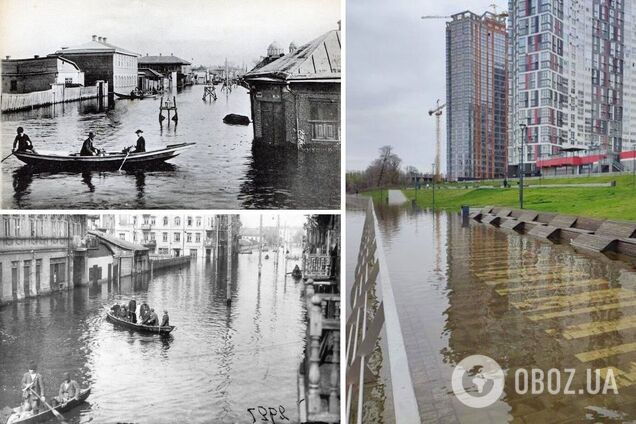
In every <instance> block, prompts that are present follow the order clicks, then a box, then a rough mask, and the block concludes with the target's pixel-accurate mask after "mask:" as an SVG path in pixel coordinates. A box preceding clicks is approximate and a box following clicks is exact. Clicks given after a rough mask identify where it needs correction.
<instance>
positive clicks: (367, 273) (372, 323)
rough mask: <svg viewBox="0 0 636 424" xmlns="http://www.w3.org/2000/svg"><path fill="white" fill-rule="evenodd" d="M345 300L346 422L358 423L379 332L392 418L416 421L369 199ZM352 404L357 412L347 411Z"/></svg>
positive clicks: (379, 240) (390, 293)
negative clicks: (348, 310)
mask: <svg viewBox="0 0 636 424" xmlns="http://www.w3.org/2000/svg"><path fill="white" fill-rule="evenodd" d="M374 292H375V293H374ZM378 294H379V295H378ZM374 296H375V297H377V298H378V301H379V303H378V304H377V306H376V305H374V304H373V302H374V299H373V297H374ZM350 299H351V301H350V302H351V313H350V315H349V317H348V319H347V324H346V338H347V339H346V358H347V364H346V366H347V372H346V382H347V391H346V402H347V403H346V414H347V423H349V424H351V423H357V424H361V423H362V418H363V406H364V384H365V381H368V380H369V378H373V376H370V375H365V373H368V372H369V358H370V357H371V355H372V354H373V352H374V351H375V350H376V349H378V347H377V345H378V343H377V342H378V340H379V335H380V332H381V331H382V330H384V334H385V337H384V338H385V341H386V349H387V352H386V353H387V354H388V355H387V356H386V357H385V359H384V364H387V363H388V375H390V385H391V393H392V398H393V411H392V415H393V416H394V417H395V422H396V423H400V424H410V423H413V424H415V423H420V422H421V421H420V415H419V409H418V406H417V401H416V398H415V391H414V388H413V382H412V380H411V374H410V371H409V365H408V358H407V355H406V348H405V346H404V339H403V337H402V329H401V326H400V320H399V316H398V311H397V306H396V304H395V298H394V295H393V288H392V286H391V280H390V279H389V275H388V269H387V266H386V260H385V258H384V250H383V248H382V240H381V236H380V233H379V231H378V223H377V218H376V216H375V210H374V208H373V202H372V200H369V202H368V206H367V212H366V218H365V222H364V229H363V231H362V239H361V242H360V251H359V253H358V263H357V265H356V270H355V279H354V283H353V286H352V287H351V294H350ZM387 357H388V358H387ZM387 361H388V362H387ZM354 400H355V402H356V405H355V406H356V408H355V409H356V410H355V411H352V407H353V406H352V405H353V402H354Z"/></svg>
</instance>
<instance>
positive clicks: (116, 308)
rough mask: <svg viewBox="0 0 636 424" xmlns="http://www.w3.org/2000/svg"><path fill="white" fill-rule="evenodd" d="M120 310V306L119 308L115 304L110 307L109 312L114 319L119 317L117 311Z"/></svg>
mask: <svg viewBox="0 0 636 424" xmlns="http://www.w3.org/2000/svg"><path fill="white" fill-rule="evenodd" d="M120 308H121V306H119V305H118V304H117V303H115V304H114V305H113V306H111V308H110V311H111V312H112V314H113V315H114V316H116V317H118V316H119V314H120V312H119V309H120Z"/></svg>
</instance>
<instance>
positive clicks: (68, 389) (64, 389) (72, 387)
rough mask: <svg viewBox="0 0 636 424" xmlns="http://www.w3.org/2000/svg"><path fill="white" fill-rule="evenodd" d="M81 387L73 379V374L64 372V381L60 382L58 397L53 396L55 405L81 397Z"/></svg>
mask: <svg viewBox="0 0 636 424" xmlns="http://www.w3.org/2000/svg"><path fill="white" fill-rule="evenodd" d="M79 394H80V388H79V384H77V381H75V380H72V379H71V375H70V374H69V373H67V372H65V373H64V381H62V384H60V391H59V392H58V395H57V397H55V398H53V406H56V405H59V404H62V403H66V402H68V401H69V400H71V399H79Z"/></svg>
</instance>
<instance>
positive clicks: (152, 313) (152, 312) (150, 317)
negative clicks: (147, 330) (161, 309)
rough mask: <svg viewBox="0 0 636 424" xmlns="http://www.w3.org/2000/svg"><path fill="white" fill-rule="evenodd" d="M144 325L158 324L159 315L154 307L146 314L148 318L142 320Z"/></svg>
mask: <svg viewBox="0 0 636 424" xmlns="http://www.w3.org/2000/svg"><path fill="white" fill-rule="evenodd" d="M143 324H144V325H159V317H158V316H157V313H156V312H155V310H154V309H150V314H148V318H146V320H145V321H144V322H143Z"/></svg>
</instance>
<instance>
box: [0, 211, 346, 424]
mask: <svg viewBox="0 0 636 424" xmlns="http://www.w3.org/2000/svg"><path fill="white" fill-rule="evenodd" d="M0 221H2V223H1V224H2V225H1V226H0V284H1V286H0V358H1V360H0V423H2V424H17V423H29V424H31V423H49V424H53V423H66V424H79V423H116V422H119V423H122V422H123V423H228V424H230V423H257V422H258V423H271V424H274V423H277V424H281V423H339V422H340V352H341V348H340V267H341V264H340V258H341V236H340V234H341V232H340V230H341V221H340V215H303V214H302V213H298V212H292V213H285V214H278V213H263V214H259V213H251V214H247V213H242V214H238V215H218V214H213V213H212V212H206V213H201V212H198V211H196V210H194V211H179V212H174V213H170V211H168V212H160V213H144V212H137V211H131V212H130V213H117V214H102V213H95V214H88V215H79V214H77V215H57V214H50V213H23V214H11V215H0Z"/></svg>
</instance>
